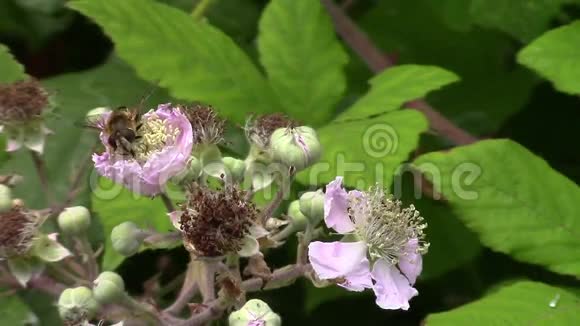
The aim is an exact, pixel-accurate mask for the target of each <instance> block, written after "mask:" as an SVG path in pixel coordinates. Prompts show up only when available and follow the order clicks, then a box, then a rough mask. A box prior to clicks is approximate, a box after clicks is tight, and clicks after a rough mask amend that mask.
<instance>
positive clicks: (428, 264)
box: [392, 167, 482, 282]
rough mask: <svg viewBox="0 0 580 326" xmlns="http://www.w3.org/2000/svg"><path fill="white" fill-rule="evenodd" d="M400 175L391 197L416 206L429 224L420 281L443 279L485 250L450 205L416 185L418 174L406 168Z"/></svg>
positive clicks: (421, 185)
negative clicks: (426, 251) (427, 246)
mask: <svg viewBox="0 0 580 326" xmlns="http://www.w3.org/2000/svg"><path fill="white" fill-rule="evenodd" d="M401 172H402V173H399V174H398V175H397V176H396V178H395V182H394V184H393V189H392V194H393V195H394V196H395V197H396V198H401V201H402V202H403V203H404V204H405V205H409V204H413V205H415V207H416V208H417V210H419V212H421V216H423V218H425V222H427V225H428V227H427V229H426V230H425V234H426V240H427V241H428V242H429V243H430V246H429V252H428V253H427V254H426V255H424V256H423V271H422V272H421V275H420V276H419V280H420V281H421V282H423V281H425V280H431V279H434V278H437V277H440V276H442V275H444V274H445V273H447V272H450V271H452V270H454V269H457V268H459V267H461V266H462V265H465V264H467V263H469V262H470V261H472V260H474V259H475V258H476V257H477V256H478V255H479V253H480V252H481V250H482V246H481V244H480V242H479V239H478V238H477V235H476V234H475V233H474V232H472V231H471V230H469V229H468V228H467V227H465V225H463V223H461V220H460V219H459V218H458V217H457V214H456V213H455V212H453V211H452V209H451V207H450V206H449V205H448V204H447V203H445V202H442V201H437V200H434V199H431V198H429V197H428V196H427V195H426V194H425V193H424V192H423V189H425V185H423V184H419V183H418V184H416V183H415V179H416V178H418V177H419V176H420V172H419V171H416V170H412V169H407V168H406V167H405V168H404V169H402V170H401ZM450 235H452V236H450ZM450 252H452V253H453V254H452V255H450V254H449V253H450Z"/></svg>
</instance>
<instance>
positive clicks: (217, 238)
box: [180, 185, 258, 257]
mask: <svg viewBox="0 0 580 326" xmlns="http://www.w3.org/2000/svg"><path fill="white" fill-rule="evenodd" d="M244 197H245V191H243V190H240V189H239V188H238V187H237V186H233V185H230V186H226V187H225V188H223V189H220V190H214V189H210V188H207V187H199V186H191V187H190V189H189V191H188V194H187V202H186V203H185V204H183V205H182V207H181V209H182V211H183V214H182V215H181V219H180V223H181V231H182V232H183V237H184V239H185V241H186V243H187V244H188V245H190V246H191V247H193V248H194V250H195V252H196V253H197V254H198V255H200V256H205V257H215V256H221V255H223V254H225V253H227V252H232V251H237V250H239V249H240V247H241V245H242V240H243V239H244V237H245V235H246V234H247V233H248V228H249V227H250V225H251V224H252V223H253V221H254V220H255V219H256V216H257V213H258V211H257V209H256V207H255V205H254V204H253V203H252V202H249V201H246V200H245V199H244Z"/></svg>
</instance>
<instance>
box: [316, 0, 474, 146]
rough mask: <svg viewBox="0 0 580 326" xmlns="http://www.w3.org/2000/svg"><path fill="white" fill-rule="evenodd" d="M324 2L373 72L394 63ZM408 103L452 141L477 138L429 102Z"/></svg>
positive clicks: (340, 12) (329, 1) (331, 4)
mask: <svg viewBox="0 0 580 326" xmlns="http://www.w3.org/2000/svg"><path fill="white" fill-rule="evenodd" d="M321 2H322V4H323V5H324V6H325V7H326V9H327V11H328V13H329V14H330V16H331V17H332V20H333V22H334V25H335V28H336V31H337V33H338V34H339V35H340V36H341V37H342V39H343V40H344V42H345V43H346V44H348V45H349V46H350V48H351V49H352V50H353V51H354V52H356V53H357V54H358V55H359V56H360V57H361V59H363V61H364V62H365V63H366V64H367V66H368V67H369V68H370V69H371V70H372V71H373V72H375V73H378V72H380V71H382V70H385V69H388V68H389V67H392V66H393V65H394V62H393V60H392V59H391V58H389V57H388V56H387V55H385V54H383V52H382V51H381V50H380V49H379V48H378V47H377V46H376V45H375V44H373V42H372V41H371V40H370V38H369V37H368V36H367V35H366V34H365V33H364V32H363V31H362V30H361V29H360V28H359V27H358V26H357V25H356V24H355V23H354V22H353V21H352V20H351V19H350V18H349V17H348V16H347V15H346V14H345V13H344V12H343V10H342V9H341V8H340V7H338V6H337V5H335V4H334V2H333V1H332V0H321ZM408 105H409V106H410V107H411V108H413V109H415V110H417V111H420V112H421V113H423V114H424V115H425V116H426V117H427V119H428V120H429V123H430V125H431V127H432V128H433V129H434V130H435V131H437V132H438V133H439V134H441V135H443V136H445V137H446V138H448V139H449V140H450V141H452V142H453V143H455V144H457V145H466V144H470V143H474V142H476V141H477V138H476V137H474V136H473V135H471V134H469V133H468V132H467V131H465V130H463V129H461V128H459V127H458V126H456V125H455V124H453V122H451V121H450V120H448V119H447V118H445V117H444V116H443V115H441V114H440V113H439V112H437V111H436V110H435V109H433V108H432V107H431V106H430V105H429V104H428V103H427V102H425V101H423V100H415V101H412V102H410V103H409V104H408Z"/></svg>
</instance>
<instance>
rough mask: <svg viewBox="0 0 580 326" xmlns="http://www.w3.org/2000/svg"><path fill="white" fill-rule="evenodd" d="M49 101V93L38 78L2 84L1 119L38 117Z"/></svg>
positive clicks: (21, 119) (15, 119)
mask: <svg viewBox="0 0 580 326" xmlns="http://www.w3.org/2000/svg"><path fill="white" fill-rule="evenodd" d="M48 103H49V101H48V93H47V92H46V91H45V90H44V89H43V88H42V86H41V85H40V83H39V82H38V81H37V80H36V79H29V80H25V81H18V82H15V83H12V84H6V85H2V84H0V121H12V122H14V121H28V120H31V119H34V118H38V117H40V115H41V114H42V110H44V109H45V108H46V107H47V106H48Z"/></svg>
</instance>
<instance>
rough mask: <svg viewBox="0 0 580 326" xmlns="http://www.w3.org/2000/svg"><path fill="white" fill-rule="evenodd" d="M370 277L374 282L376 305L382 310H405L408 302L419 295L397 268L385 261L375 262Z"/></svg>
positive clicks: (407, 307)
mask: <svg viewBox="0 0 580 326" xmlns="http://www.w3.org/2000/svg"><path fill="white" fill-rule="evenodd" d="M372 277H373V279H374V280H375V284H374V286H373V291H374V292H375V295H376V296H377V300H376V303H377V305H378V306H379V307H381V308H383V309H403V310H407V309H409V300H411V298H412V297H414V296H416V295H417V294H419V292H417V290H415V289H414V288H413V287H412V286H411V285H410V284H409V280H407V278H406V277H405V276H403V274H401V272H399V270H398V269H397V267H395V266H394V265H392V264H390V263H389V262H387V261H386V260H385V259H379V260H378V261H377V262H375V265H374V266H373V272H372Z"/></svg>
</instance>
